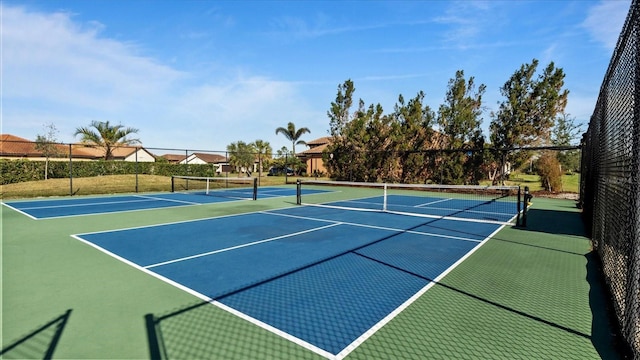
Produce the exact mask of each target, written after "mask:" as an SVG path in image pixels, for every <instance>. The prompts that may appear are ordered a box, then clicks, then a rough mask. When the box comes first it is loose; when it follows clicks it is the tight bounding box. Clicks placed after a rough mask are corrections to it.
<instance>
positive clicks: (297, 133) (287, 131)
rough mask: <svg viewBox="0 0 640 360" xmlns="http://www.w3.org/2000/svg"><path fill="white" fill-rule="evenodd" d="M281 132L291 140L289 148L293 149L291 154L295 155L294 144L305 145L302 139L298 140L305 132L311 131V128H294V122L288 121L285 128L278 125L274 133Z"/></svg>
mask: <svg viewBox="0 0 640 360" xmlns="http://www.w3.org/2000/svg"><path fill="white" fill-rule="evenodd" d="M280 133H282V134H283V135H284V137H286V138H287V139H288V140H289V141H291V144H292V146H291V149H292V150H293V154H292V155H293V156H296V145H306V144H307V143H306V142H305V141H304V140H299V139H300V137H301V136H302V135H304V134H305V133H311V130H309V128H306V127H302V128H300V129H297V130H296V126H295V124H294V123H292V122H289V123H288V124H287V127H286V128H283V127H279V128H277V129H276V135H278V134H280Z"/></svg>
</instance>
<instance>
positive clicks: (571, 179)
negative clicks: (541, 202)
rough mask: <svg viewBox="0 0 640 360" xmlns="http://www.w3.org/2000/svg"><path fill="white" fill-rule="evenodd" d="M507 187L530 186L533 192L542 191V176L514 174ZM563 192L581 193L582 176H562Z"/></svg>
mask: <svg viewBox="0 0 640 360" xmlns="http://www.w3.org/2000/svg"><path fill="white" fill-rule="evenodd" d="M506 185H520V186H528V187H529V189H530V190H531V191H541V190H543V189H542V184H541V183H540V176H539V175H533V174H522V173H514V174H511V176H510V177H509V181H507V182H506ZM562 192H569V193H579V192H580V174H571V175H567V174H565V175H562Z"/></svg>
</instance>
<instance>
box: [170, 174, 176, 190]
mask: <svg viewBox="0 0 640 360" xmlns="http://www.w3.org/2000/svg"><path fill="white" fill-rule="evenodd" d="M171 192H176V185H175V177H174V176H173V175H171Z"/></svg>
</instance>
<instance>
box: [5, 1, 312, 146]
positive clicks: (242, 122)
mask: <svg viewBox="0 0 640 360" xmlns="http://www.w3.org/2000/svg"><path fill="white" fill-rule="evenodd" d="M2 27H3V29H2V30H3V33H2V36H3V39H2V40H3V64H2V65H3V69H2V71H3V78H2V88H3V113H2V129H0V131H1V132H3V133H11V134H14V135H17V136H21V137H25V138H29V139H35V137H36V135H37V134H39V133H41V132H42V125H43V124H54V125H55V126H56V128H57V129H58V130H59V131H60V134H59V135H60V136H59V140H60V141H63V142H72V141H75V140H76V139H74V138H73V136H72V135H73V132H74V130H75V128H77V127H79V126H85V125H87V124H88V123H89V122H90V121H91V120H109V121H111V122H113V123H122V124H123V125H125V126H132V127H136V128H138V129H139V130H140V133H139V138H140V139H141V140H142V142H143V144H144V145H145V146H153V147H166V148H187V147H188V148H191V149H203V150H204V149H213V150H224V149H225V148H226V145H228V144H229V143H231V142H233V141H238V140H242V141H246V142H250V141H254V140H256V139H259V138H261V139H264V140H266V141H270V142H272V146H273V147H274V148H279V147H280V146H281V144H286V139H284V137H282V139H280V138H279V137H276V136H275V128H276V127H278V126H284V125H286V123H287V122H288V121H294V123H296V125H298V126H307V127H310V126H311V125H309V123H310V122H313V121H318V119H319V120H322V119H324V118H325V117H324V116H323V113H322V112H315V113H314V112H313V111H311V110H308V109H307V106H308V104H307V103H306V102H305V101H304V99H301V98H300V97H299V96H298V95H296V94H297V93H298V92H297V91H296V86H299V85H295V84H292V83H286V82H279V81H273V80H271V79H268V78H265V77H261V76H256V75H253V74H247V75H245V74H237V75H233V74H235V73H237V70H236V69H234V68H229V67H224V66H217V67H216V68H222V69H221V71H224V73H222V72H221V73H218V74H206V75H203V74H197V73H189V72H187V71H178V70H176V69H174V68H172V67H171V66H168V65H166V64H162V63H160V62H159V61H157V60H155V59H153V58H150V57H148V56H145V54H144V53H143V51H142V47H141V46H137V45H136V44H134V43H130V42H129V43H127V42H121V41H116V40H113V39H109V38H106V37H103V36H101V31H102V29H103V25H100V24H98V23H95V22H91V23H86V24H85V23H83V24H79V23H77V22H75V21H74V17H73V15H71V14H69V13H61V12H58V13H51V14H46V13H39V12H34V11H29V10H27V9H25V8H23V7H11V6H3V7H2ZM229 74H232V75H229ZM274 114H278V115H274ZM274 116H282V118H272V117H274ZM316 124H317V125H316V126H315V128H316V129H318V130H317V132H315V133H320V132H322V131H321V130H320V129H319V127H320V124H319V123H317V122H316ZM319 136H321V135H319Z"/></svg>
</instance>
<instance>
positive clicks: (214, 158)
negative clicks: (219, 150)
mask: <svg viewBox="0 0 640 360" xmlns="http://www.w3.org/2000/svg"><path fill="white" fill-rule="evenodd" d="M191 156H195V157H197V158H199V159H200V160H202V161H204V162H206V163H209V164H214V163H221V162H227V158H226V157H225V156H222V155H218V154H207V153H193V154H191Z"/></svg>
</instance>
